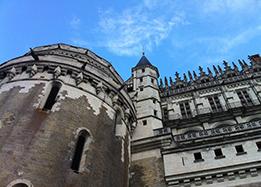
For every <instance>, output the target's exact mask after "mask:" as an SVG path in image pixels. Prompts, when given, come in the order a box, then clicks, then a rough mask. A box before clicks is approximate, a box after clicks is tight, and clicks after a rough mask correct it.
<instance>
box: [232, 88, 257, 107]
mask: <svg viewBox="0 0 261 187" xmlns="http://www.w3.org/2000/svg"><path fill="white" fill-rule="evenodd" d="M236 93H237V95H238V97H239V99H240V101H241V104H242V105H243V106H252V105H253V102H252V100H251V98H250V96H249V94H248V92H247V91H246V90H237V91H236Z"/></svg>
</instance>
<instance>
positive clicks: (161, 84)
mask: <svg viewBox="0 0 261 187" xmlns="http://www.w3.org/2000/svg"><path fill="white" fill-rule="evenodd" d="M160 87H163V81H162V78H160Z"/></svg>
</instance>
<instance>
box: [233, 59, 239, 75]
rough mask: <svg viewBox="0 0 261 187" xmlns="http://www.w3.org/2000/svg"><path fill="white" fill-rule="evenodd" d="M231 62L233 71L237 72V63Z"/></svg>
mask: <svg viewBox="0 0 261 187" xmlns="http://www.w3.org/2000/svg"><path fill="white" fill-rule="evenodd" d="M232 64H233V67H234V71H235V72H236V73H238V67H237V65H236V64H235V63H234V62H232Z"/></svg>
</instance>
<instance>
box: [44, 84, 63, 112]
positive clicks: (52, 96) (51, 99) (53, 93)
mask: <svg viewBox="0 0 261 187" xmlns="http://www.w3.org/2000/svg"><path fill="white" fill-rule="evenodd" d="M61 86H62V84H61V83H60V82H53V83H52V88H51V90H50V92H49V94H48V97H47V99H46V102H45V104H44V107H43V110H51V109H52V107H53V105H54V104H55V102H56V97H57V95H58V93H59V90H60V88H61Z"/></svg>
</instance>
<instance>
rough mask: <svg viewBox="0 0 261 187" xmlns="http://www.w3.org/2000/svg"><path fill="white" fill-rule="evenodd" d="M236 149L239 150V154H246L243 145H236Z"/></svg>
mask: <svg viewBox="0 0 261 187" xmlns="http://www.w3.org/2000/svg"><path fill="white" fill-rule="evenodd" d="M235 149H236V151H237V155H243V154H246V152H245V151H244V148H243V146H242V145H236V146H235Z"/></svg>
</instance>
